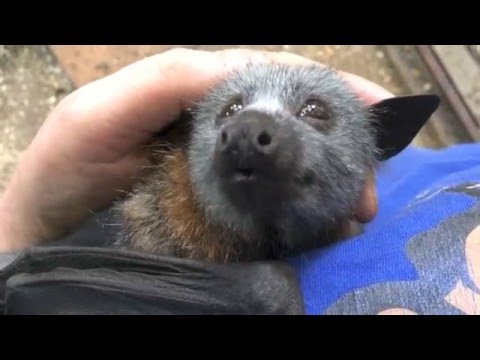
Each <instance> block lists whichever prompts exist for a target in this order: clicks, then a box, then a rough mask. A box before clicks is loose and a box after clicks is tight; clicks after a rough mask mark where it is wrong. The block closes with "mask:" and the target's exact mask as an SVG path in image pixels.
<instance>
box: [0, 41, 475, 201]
mask: <svg viewBox="0 0 480 360" xmlns="http://www.w3.org/2000/svg"><path fill="white" fill-rule="evenodd" d="M174 47H186V48H193V49H202V50H220V49H225V48H232V47H242V48H253V49H264V50H274V51H289V52H293V53H296V54H299V55H302V56H305V57H308V58H311V59H313V60H317V61H321V62H326V63H328V64H329V65H331V66H333V67H336V68H339V69H341V70H344V71H348V72H352V73H354V74H357V75H360V76H363V77H365V78H367V79H369V80H371V81H374V82H376V83H378V84H380V85H382V86H383V87H385V88H386V89H388V90H389V91H391V92H392V93H394V94H395V95H407V94H420V93H435V94H438V95H440V96H441V97H442V104H441V107H440V109H439V110H438V111H437V112H436V113H435V115H434V117H433V118H432V119H431V121H430V122H429V124H428V125H427V126H426V127H425V128H424V129H423V130H422V132H421V133H420V134H419V135H418V136H417V138H416V139H415V141H414V143H415V144H416V145H417V146H422V147H428V148H441V147H445V146H449V145H452V144H456V143H465V142H472V141H478V140H480V131H479V129H480V128H479V121H480V67H479V65H480V45H458V46H456V45H450V46H444V45H441V46H440V45H432V46H430V45H422V46H414V45H262V46H260V45H221V46H220V45H168V46H167V45H123V46H122V45H115V46H107V45H84V46H77V45H75V46H70V45H68V46H63V45H62V46H47V45H45V46H39V45H37V46H24V45H16V46H14V45H0V193H1V192H2V189H3V188H4V186H5V183H6V182H7V181H8V179H9V177H10V175H11V172H12V171H13V169H14V168H15V165H16V163H17V162H18V160H19V157H20V155H21V153H22V151H24V150H25V149H26V147H27V146H28V144H29V143H30V141H31V140H32V138H33V137H34V135H35V133H36V132H37V131H38V129H39V127H40V126H41V124H42V122H43V121H44V119H45V118H46V117H47V115H48V113H49V112H50V111H51V110H52V109H53V107H55V105H56V104H57V103H58V102H59V101H60V100H61V99H62V98H63V97H64V96H65V95H67V94H68V93H69V92H71V91H73V90H74V89H75V88H76V87H79V86H82V85H84V84H86V83H88V82H90V81H93V80H96V79H99V78H101V77H103V76H106V75H108V74H110V73H112V72H114V71H116V70H118V69H120V68H121V67H123V66H125V65H127V64H129V63H132V62H134V61H136V60H139V59H141V58H143V57H145V56H149V55H153V54H156V53H159V52H163V51H166V50H169V49H171V48H174Z"/></svg>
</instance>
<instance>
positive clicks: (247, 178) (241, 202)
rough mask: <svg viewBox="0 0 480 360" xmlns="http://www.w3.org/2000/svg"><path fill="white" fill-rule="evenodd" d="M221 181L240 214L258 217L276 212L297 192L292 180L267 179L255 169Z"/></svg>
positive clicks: (227, 196)
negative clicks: (256, 172)
mask: <svg viewBox="0 0 480 360" xmlns="http://www.w3.org/2000/svg"><path fill="white" fill-rule="evenodd" d="M220 183H221V188H222V192H223V193H224V195H225V197H226V199H227V200H228V201H229V202H230V204H231V205H232V206H233V207H234V208H235V209H236V210H237V211H238V212H239V213H240V214H250V215H253V216H257V217H264V216H267V215H269V214H270V215H271V214H274V213H275V212H277V211H279V209H280V208H281V207H282V206H283V205H284V204H285V203H287V202H289V201H291V200H293V199H294V198H295V194H296V193H297V191H296V190H297V189H296V188H297V186H295V184H294V183H292V182H291V181H289V180H283V179H273V178H268V179H267V178H264V177H262V176H260V175H257V174H255V172H254V171H253V172H252V171H245V170H242V171H239V172H238V173H236V174H234V175H233V176H230V177H229V178H223V179H221V182H220Z"/></svg>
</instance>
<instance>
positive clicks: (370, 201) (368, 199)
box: [355, 170, 378, 223]
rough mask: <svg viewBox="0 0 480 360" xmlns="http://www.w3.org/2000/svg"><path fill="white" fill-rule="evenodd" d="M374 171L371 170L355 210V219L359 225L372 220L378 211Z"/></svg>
mask: <svg viewBox="0 0 480 360" xmlns="http://www.w3.org/2000/svg"><path fill="white" fill-rule="evenodd" d="M376 188H377V187H376V183H375V171H374V170H371V171H370V173H369V175H368V176H367V179H366V181H365V185H364V187H363V191H362V194H361V196H360V200H359V202H358V206H357V208H356V209H355V219H356V220H357V221H359V222H361V223H367V222H370V221H372V220H373V218H374V217H375V216H376V215H377V211H378V200H377V190H376Z"/></svg>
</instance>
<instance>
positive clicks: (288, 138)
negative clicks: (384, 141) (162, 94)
mask: <svg viewBox="0 0 480 360" xmlns="http://www.w3.org/2000/svg"><path fill="white" fill-rule="evenodd" d="M194 116H195V121H194V122H193V126H194V129H193V131H192V139H191V144H190V149H189V163H190V175H191V179H192V183H193V187H194V190H195V192H196V194H197V197H198V201H199V203H200V204H201V205H202V206H203V208H204V209H205V210H206V212H207V213H208V214H209V215H210V217H211V219H214V220H215V221H218V222H220V223H223V224H224V225H227V226H230V227H236V228H238V227H239V228H242V229H244V230H247V231H249V230H252V229H253V228H254V227H255V226H256V225H258V223H265V222H267V223H268V222H269V221H270V222H271V221H272V219H276V220H275V221H277V222H279V223H280V224H277V228H278V227H281V226H283V225H285V224H287V223H292V222H294V223H296V225H299V224H301V223H304V224H305V225H306V226H307V227H309V226H314V224H319V223H321V222H322V221H327V220H330V219H332V218H336V217H339V216H341V215H343V214H347V213H349V212H351V211H352V209H353V207H354V204H355V202H356V201H357V200H358V198H359V196H360V193H361V190H362V187H363V183H364V180H365V176H366V174H367V172H368V170H369V168H370V167H371V166H373V163H374V160H375V151H376V148H375V137H374V127H373V126H372V123H371V122H370V121H369V120H370V118H369V116H370V115H369V111H368V109H367V108H366V107H365V106H364V105H363V104H361V103H360V102H359V100H358V99H357V98H356V96H355V95H354V94H353V93H352V92H351V90H350V89H349V87H348V85H347V84H345V83H344V82H343V80H342V79H341V77H340V76H339V75H338V74H336V73H335V72H334V71H332V70H331V69H328V68H324V67H321V66H319V65H309V66H282V65H271V64H270V65H251V66H248V67H246V68H244V69H240V70H238V71H237V72H235V73H232V74H231V76H230V77H229V78H227V79H226V81H225V82H224V83H223V84H222V85H220V86H219V87H217V88H216V89H214V90H213V91H212V92H211V93H210V95H209V96H207V97H206V99H205V100H204V101H203V102H202V103H200V104H199V106H198V108H197V110H196V112H195V115H194ZM282 224H283V225H282ZM316 226H318V225H316Z"/></svg>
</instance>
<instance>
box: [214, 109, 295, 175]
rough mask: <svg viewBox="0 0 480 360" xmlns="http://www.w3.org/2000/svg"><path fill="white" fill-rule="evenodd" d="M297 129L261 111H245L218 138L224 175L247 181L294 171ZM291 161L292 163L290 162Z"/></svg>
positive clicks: (221, 168)
mask: <svg viewBox="0 0 480 360" xmlns="http://www.w3.org/2000/svg"><path fill="white" fill-rule="evenodd" d="M292 135H294V134H293V129H292V127H291V126H288V124H287V123H285V122H279V121H276V119H275V118H274V117H273V116H271V115H269V114H266V113H263V112H260V111H256V110H255V111H254V110H249V111H244V112H243V113H240V114H239V115H238V117H237V118H235V119H233V120H232V121H230V122H229V123H228V124H226V125H225V126H224V127H223V128H222V130H221V132H220V134H219V138H218V140H217V145H216V161H217V169H218V170H219V171H220V175H221V176H222V177H226V178H228V179H230V180H232V179H233V180H234V181H237V182H239V181H241V182H246V181H250V182H252V181H253V180H262V179H270V180H271V179H272V178H274V177H275V176H278V175H282V176H283V175H285V172H288V171H291V166H290V165H291V164H290V162H291V161H290V160H291V157H292V156H291V154H292V153H293V152H294V150H293V149H292V146H290V145H291V144H293V143H294V140H292V139H294V136H292ZM287 163H288V164H287Z"/></svg>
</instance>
